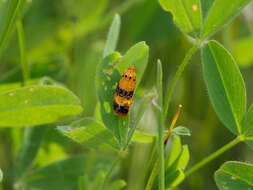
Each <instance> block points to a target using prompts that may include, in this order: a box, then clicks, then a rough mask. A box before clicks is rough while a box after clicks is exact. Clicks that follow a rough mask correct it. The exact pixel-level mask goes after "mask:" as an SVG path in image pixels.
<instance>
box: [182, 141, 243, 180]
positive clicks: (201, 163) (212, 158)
mask: <svg viewBox="0 0 253 190" xmlns="http://www.w3.org/2000/svg"><path fill="white" fill-rule="evenodd" d="M244 140H245V137H244V136H237V137H236V138H235V139H233V140H232V141H230V142H229V143H228V144H226V145H225V146H223V147H221V148H220V149H218V150H217V151H216V152H214V153H212V154H211V155H209V156H208V157H206V158H204V159H203V160H201V161H200V162H198V163H197V164H195V165H194V166H193V167H191V168H190V169H189V170H188V171H186V173H185V176H186V177H187V176H189V175H191V174H192V173H193V172H195V171H197V170H198V169H200V168H202V167H203V166H205V165H206V164H208V163H209V162H211V161H212V160H214V159H215V158H217V157H218V156H220V155H221V154H223V153H224V152H226V151H227V150H229V149H231V148H232V147H233V146H235V145H237V144H238V143H239V142H241V141H244Z"/></svg>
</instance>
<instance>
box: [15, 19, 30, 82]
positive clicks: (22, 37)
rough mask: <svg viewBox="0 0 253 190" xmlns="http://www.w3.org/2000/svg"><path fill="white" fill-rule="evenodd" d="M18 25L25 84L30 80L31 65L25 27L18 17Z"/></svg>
mask: <svg viewBox="0 0 253 190" xmlns="http://www.w3.org/2000/svg"><path fill="white" fill-rule="evenodd" d="M16 26H17V34H18V42H19V51H20V64H21V68H22V75H23V86H25V85H26V83H27V81H28V80H29V78H30V77H29V75H30V74H29V66H28V63H27V57H26V50H25V48H26V46H25V35H24V28H23V23H22V20H21V18H19V19H17V22H16Z"/></svg>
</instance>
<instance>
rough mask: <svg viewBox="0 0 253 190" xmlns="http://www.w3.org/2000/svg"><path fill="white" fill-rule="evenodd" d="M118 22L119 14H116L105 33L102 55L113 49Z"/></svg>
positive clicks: (116, 38) (115, 42)
mask: <svg viewBox="0 0 253 190" xmlns="http://www.w3.org/2000/svg"><path fill="white" fill-rule="evenodd" d="M120 24H121V21H120V16H119V15H118V14H116V15H115V16H114V19H113V21H112V24H111V27H110V30H109V33H108V35H107V40H106V43H105V49H104V54H103V57H106V56H107V55H109V54H111V53H113V52H114V51H115V49H116V46H117V42H118V38H119V33H120Z"/></svg>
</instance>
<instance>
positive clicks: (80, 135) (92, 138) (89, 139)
mask: <svg viewBox="0 0 253 190" xmlns="http://www.w3.org/2000/svg"><path fill="white" fill-rule="evenodd" d="M58 129H59V130H60V131H61V132H62V133H63V134H64V135H66V136H67V137H69V138H71V139H72V140H74V141H76V142H78V143H80V144H82V145H84V146H86V147H87V148H94V149H100V150H114V151H115V150H117V149H119V145H118V143H117V140H116V139H115V137H114V136H113V134H112V133H111V131H110V130H108V129H107V128H106V127H104V126H103V124H102V123H99V122H98V121H95V120H93V119H91V118H84V119H82V120H79V121H75V122H73V123H72V124H71V125H70V126H62V127H58Z"/></svg>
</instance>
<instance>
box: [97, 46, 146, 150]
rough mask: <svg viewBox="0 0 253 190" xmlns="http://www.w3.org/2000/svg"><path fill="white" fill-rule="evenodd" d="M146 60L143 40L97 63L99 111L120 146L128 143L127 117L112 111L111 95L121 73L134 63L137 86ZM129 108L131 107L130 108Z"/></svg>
mask: <svg viewBox="0 0 253 190" xmlns="http://www.w3.org/2000/svg"><path fill="white" fill-rule="evenodd" d="M147 62H148V46H147V45H146V44H145V43H144V42H140V43H137V44H136V45H134V46H133V47H132V48H130V49H129V50H128V51H127V53H126V54H125V55H124V56H123V57H121V56H120V54H119V53H116V52H115V53H112V54H110V55H109V56H107V57H105V58H104V59H103V61H102V62H101V63H100V64H99V65H98V67H97V72H96V90H97V96H98V98H99V102H100V106H99V107H100V113H101V118H102V121H103V123H104V125H105V126H106V127H107V128H108V129H110V130H111V131H112V133H113V135H114V136H115V137H116V138H117V139H118V140H119V142H120V146H124V147H125V146H126V145H127V144H128V130H129V122H128V118H127V117H126V118H122V117H119V116H118V115H116V114H115V113H114V111H113V95H114V93H115V89H116V86H117V83H118V81H119V79H120V77H121V74H122V73H123V72H124V71H125V70H126V69H127V68H128V67H129V66H130V65H134V66H135V70H136V74H137V88H136V91H137V90H138V84H139V83H140V81H141V78H142V75H143V73H144V70H145V68H146V65H147ZM130 110H131V109H130Z"/></svg>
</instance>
